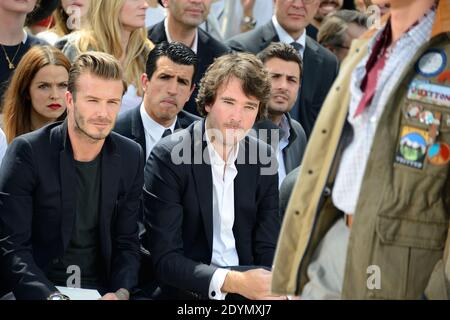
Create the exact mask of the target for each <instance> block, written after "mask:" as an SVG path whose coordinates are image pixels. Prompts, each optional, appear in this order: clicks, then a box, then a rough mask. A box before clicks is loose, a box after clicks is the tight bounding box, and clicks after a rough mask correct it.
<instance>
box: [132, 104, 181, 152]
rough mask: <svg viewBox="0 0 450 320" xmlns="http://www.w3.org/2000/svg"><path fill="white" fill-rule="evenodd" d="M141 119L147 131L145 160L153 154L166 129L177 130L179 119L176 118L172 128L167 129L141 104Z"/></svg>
mask: <svg viewBox="0 0 450 320" xmlns="http://www.w3.org/2000/svg"><path fill="white" fill-rule="evenodd" d="M140 111H141V119H142V123H143V125H144V131H145V159H148V156H149V155H150V152H152V149H153V147H154V146H155V145H156V144H157V143H158V141H159V140H161V137H162V135H163V133H164V131H165V130H166V129H170V131H172V133H173V131H174V130H175V124H176V123H177V118H176V117H175V121H174V122H173V123H172V124H171V125H170V127H168V128H166V127H164V126H162V125H160V124H159V123H158V122H156V121H155V120H153V119H152V117H150V116H149V115H148V113H147V111H146V110H145V107H144V103H142V104H141V109H140Z"/></svg>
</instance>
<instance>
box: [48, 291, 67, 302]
mask: <svg viewBox="0 0 450 320" xmlns="http://www.w3.org/2000/svg"><path fill="white" fill-rule="evenodd" d="M47 300H70V298H69V297H68V296H66V295H65V294H62V293H61V292H53V293H52V294H50V295H49V296H48V297H47Z"/></svg>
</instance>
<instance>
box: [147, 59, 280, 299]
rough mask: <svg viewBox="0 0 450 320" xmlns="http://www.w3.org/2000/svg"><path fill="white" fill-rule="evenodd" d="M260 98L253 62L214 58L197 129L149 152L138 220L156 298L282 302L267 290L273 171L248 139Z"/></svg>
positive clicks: (274, 231) (264, 81) (274, 211)
mask: <svg viewBox="0 0 450 320" xmlns="http://www.w3.org/2000/svg"><path fill="white" fill-rule="evenodd" d="M269 95H270V83H269V79H268V74H267V71H266V70H265V69H264V68H263V65H262V63H261V62H260V60H258V59H257V58H256V57H255V56H253V55H251V54H247V53H239V54H229V55H225V56H222V57H220V58H218V59H217V60H216V61H215V62H214V63H213V64H212V65H211V67H210V68H209V69H208V72H207V73H206V74H205V77H204V78H203V79H202V82H201V86H200V90H199V95H198V98H197V104H198V108H199V111H200V113H201V114H202V115H204V116H205V117H206V118H205V120H202V121H199V122H196V123H195V124H194V125H193V126H190V127H189V128H187V129H185V130H181V131H179V132H177V133H175V134H173V135H172V136H171V137H170V138H169V139H164V140H162V141H161V142H160V143H159V144H158V145H156V146H155V148H154V149H153V152H152V153H151V155H150V157H149V159H148V161H147V165H146V168H145V174H144V176H145V186H144V210H145V225H146V228H147V230H148V233H149V235H150V237H149V243H148V247H149V248H150V251H151V254H152V260H153V265H154V269H155V274H156V277H157V280H158V282H159V285H160V289H161V291H160V292H161V295H160V296H159V297H160V298H164V299H177V298H180V299H192V298H209V299H225V298H227V299H230V298H233V297H236V295H238V296H239V297H245V298H247V299H281V298H284V297H279V296H272V295H271V293H270V288H269V284H270V281H271V271H269V270H270V268H271V266H272V260H273V255H274V252H275V251H274V249H275V245H276V241H277V238H278V233H279V227H280V221H279V218H278V179H277V161H276V159H275V157H274V156H273V155H272V154H271V149H270V147H269V146H268V145H267V144H265V143H264V142H262V141H259V140H257V139H255V138H253V137H250V136H248V135H247V133H248V131H249V130H250V129H251V128H252V126H253V124H254V122H255V120H257V119H259V118H260V117H261V116H262V115H263V114H264V113H265V111H266V110H265V109H266V103H267V101H268V99H269ZM264 155H266V157H264Z"/></svg>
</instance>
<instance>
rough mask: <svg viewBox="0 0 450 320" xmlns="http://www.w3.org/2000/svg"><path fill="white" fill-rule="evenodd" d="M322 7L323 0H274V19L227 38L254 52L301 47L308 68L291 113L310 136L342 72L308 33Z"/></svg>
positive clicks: (231, 43) (233, 44) (232, 44)
mask: <svg viewBox="0 0 450 320" xmlns="http://www.w3.org/2000/svg"><path fill="white" fill-rule="evenodd" d="M318 7H319V0H301V1H291V0H274V10H275V11H274V15H273V17H272V20H271V21H269V22H268V23H266V24H265V25H263V26H261V27H259V28H256V29H254V30H252V31H248V32H245V33H242V34H240V35H237V36H235V37H233V38H231V39H229V40H228V41H227V44H228V45H229V46H230V47H231V48H232V49H233V50H235V51H245V52H252V53H254V54H257V53H259V52H261V51H262V50H264V49H265V48H267V47H268V46H269V45H270V44H271V43H272V42H283V43H287V44H291V45H292V46H293V47H294V48H295V49H297V52H298V53H299V55H300V56H301V58H302V61H303V66H304V70H303V77H302V83H301V86H300V90H299V95H298V99H297V101H296V102H295V105H294V107H293V108H292V109H291V111H290V114H291V116H292V118H294V119H295V120H297V121H298V122H300V123H301V125H302V127H303V129H304V130H305V133H306V136H308V137H309V135H310V134H311V132H312V130H313V127H314V123H315V121H316V118H317V115H318V114H319V112H320V109H321V108H322V104H323V101H324V99H325V97H326V95H327V94H328V91H329V89H330V87H331V85H332V84H333V81H334V79H335V78H336V75H337V71H338V60H337V58H336V56H335V55H334V54H332V53H331V52H330V51H329V50H327V49H325V48H324V47H323V46H321V45H320V44H319V43H317V42H316V41H315V40H314V39H312V38H311V37H309V36H308V35H306V32H305V27H306V26H307V25H308V24H309V23H310V22H311V20H312V19H313V17H314V15H315V14H316V11H317V9H318Z"/></svg>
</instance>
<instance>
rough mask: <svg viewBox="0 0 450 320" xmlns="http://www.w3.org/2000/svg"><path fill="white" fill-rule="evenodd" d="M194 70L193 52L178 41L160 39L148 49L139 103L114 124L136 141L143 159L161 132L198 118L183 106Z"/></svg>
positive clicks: (163, 134)
mask: <svg viewBox="0 0 450 320" xmlns="http://www.w3.org/2000/svg"><path fill="white" fill-rule="evenodd" d="M196 70H197V57H196V55H195V53H194V52H193V51H192V50H191V49H189V48H188V47H186V46H185V45H184V44H182V43H181V42H172V43H168V42H165V41H164V42H162V43H159V44H157V45H156V46H155V48H154V49H153V50H152V51H151V52H150V54H149V56H148V60H147V65H146V73H144V74H143V75H142V77H141V80H142V87H143V89H144V99H143V102H142V105H141V106H140V107H137V108H134V109H132V110H129V111H127V112H125V113H124V114H122V115H121V116H120V117H119V119H118V120H117V123H116V127H115V128H114V131H116V132H117V133H119V134H121V135H123V136H125V137H127V138H130V139H132V140H134V141H136V142H137V143H139V144H140V145H141V147H142V149H143V150H144V155H145V159H147V158H148V156H149V155H150V152H151V151H152V149H153V147H154V146H155V144H156V143H157V142H158V141H159V140H160V139H161V137H162V136H166V135H168V134H171V133H173V132H174V130H177V129H184V128H187V127H188V126H189V125H190V124H191V123H192V122H194V121H196V120H199V119H200V117H197V116H195V115H193V114H190V113H188V112H186V111H184V110H183V106H184V104H185V103H186V102H187V101H188V100H189V97H190V96H191V94H192V91H193V90H194V87H195V84H194V76H195V73H196ZM167 130H169V131H167Z"/></svg>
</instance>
